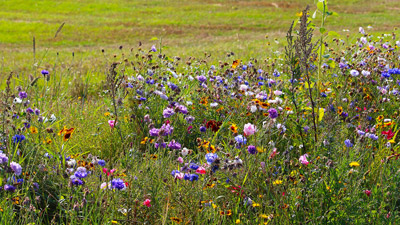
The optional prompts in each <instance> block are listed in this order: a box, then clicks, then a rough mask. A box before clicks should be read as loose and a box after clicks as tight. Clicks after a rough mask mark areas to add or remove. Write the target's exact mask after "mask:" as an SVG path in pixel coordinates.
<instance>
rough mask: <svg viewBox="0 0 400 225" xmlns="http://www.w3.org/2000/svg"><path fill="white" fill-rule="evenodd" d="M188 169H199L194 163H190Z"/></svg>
mask: <svg viewBox="0 0 400 225" xmlns="http://www.w3.org/2000/svg"><path fill="white" fill-rule="evenodd" d="M189 168H190V169H192V170H197V169H198V168H199V165H197V164H196V163H190V165H189Z"/></svg>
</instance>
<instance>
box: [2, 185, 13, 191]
mask: <svg viewBox="0 0 400 225" xmlns="http://www.w3.org/2000/svg"><path fill="white" fill-rule="evenodd" d="M4 190H5V191H9V192H14V191H15V187H14V186H12V185H9V184H6V185H4Z"/></svg>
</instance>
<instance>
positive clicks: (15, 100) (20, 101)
mask: <svg viewBox="0 0 400 225" xmlns="http://www.w3.org/2000/svg"><path fill="white" fill-rule="evenodd" d="M13 102H14V104H16V103H18V104H20V103H22V99H20V98H15V99H14V101H13Z"/></svg>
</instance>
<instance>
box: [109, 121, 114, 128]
mask: <svg viewBox="0 0 400 225" xmlns="http://www.w3.org/2000/svg"><path fill="white" fill-rule="evenodd" d="M108 124H109V125H110V127H111V128H114V126H115V124H116V123H115V120H109V121H108Z"/></svg>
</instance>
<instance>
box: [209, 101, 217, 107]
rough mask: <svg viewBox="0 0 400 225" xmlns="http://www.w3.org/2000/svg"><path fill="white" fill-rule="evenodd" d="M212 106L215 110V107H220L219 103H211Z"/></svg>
mask: <svg viewBox="0 0 400 225" xmlns="http://www.w3.org/2000/svg"><path fill="white" fill-rule="evenodd" d="M210 106H211V107H213V108H214V107H217V106H218V103H217V102H213V103H210Z"/></svg>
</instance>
